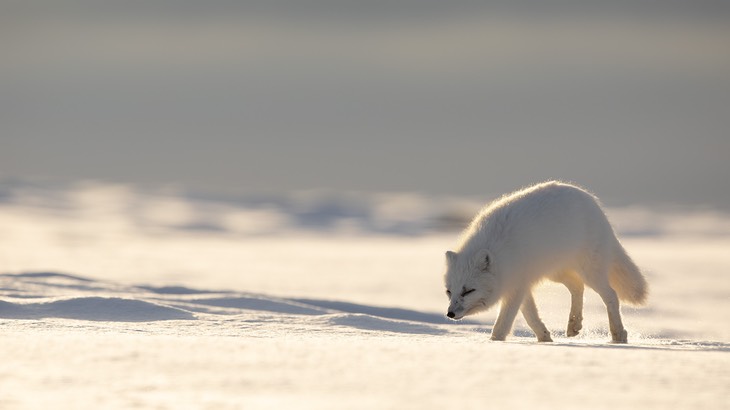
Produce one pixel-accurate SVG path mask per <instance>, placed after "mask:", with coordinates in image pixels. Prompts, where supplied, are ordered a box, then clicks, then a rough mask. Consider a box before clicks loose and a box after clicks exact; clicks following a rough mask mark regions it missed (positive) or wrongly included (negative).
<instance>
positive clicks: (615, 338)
mask: <svg viewBox="0 0 730 410" xmlns="http://www.w3.org/2000/svg"><path fill="white" fill-rule="evenodd" d="M627 340H628V334H627V333H626V329H621V331H620V332H617V333H614V332H611V343H626V342H627Z"/></svg>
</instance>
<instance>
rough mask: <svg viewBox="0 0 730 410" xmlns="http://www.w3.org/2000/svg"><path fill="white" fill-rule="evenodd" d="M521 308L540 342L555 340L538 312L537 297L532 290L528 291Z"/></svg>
mask: <svg viewBox="0 0 730 410" xmlns="http://www.w3.org/2000/svg"><path fill="white" fill-rule="evenodd" d="M520 310H521V311H522V316H524V317H525V321H527V325H528V326H530V329H532V331H533V332H535V336H537V341H538V342H552V341H553V339H552V338H551V337H550V331H549V330H547V327H545V323H543V322H542V320H541V319H540V315H539V314H538V313H537V305H535V298H534V297H533V296H532V292H527V295H525V298H524V301H523V302H522V308H521V309H520Z"/></svg>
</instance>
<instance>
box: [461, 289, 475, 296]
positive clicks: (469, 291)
mask: <svg viewBox="0 0 730 410" xmlns="http://www.w3.org/2000/svg"><path fill="white" fill-rule="evenodd" d="M475 290H476V289H469V290H465V291H463V292H461V297H464V296H466V295H468V294H470V293H472V292H474V291H475Z"/></svg>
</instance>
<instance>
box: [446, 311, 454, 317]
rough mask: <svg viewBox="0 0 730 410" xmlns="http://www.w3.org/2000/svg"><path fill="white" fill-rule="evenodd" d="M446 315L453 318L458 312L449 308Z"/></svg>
mask: <svg viewBox="0 0 730 410" xmlns="http://www.w3.org/2000/svg"><path fill="white" fill-rule="evenodd" d="M446 316H448V317H450V318H452V319H453V318H454V316H456V314H455V313H454V312H452V311H450V310H449V313H447V314H446Z"/></svg>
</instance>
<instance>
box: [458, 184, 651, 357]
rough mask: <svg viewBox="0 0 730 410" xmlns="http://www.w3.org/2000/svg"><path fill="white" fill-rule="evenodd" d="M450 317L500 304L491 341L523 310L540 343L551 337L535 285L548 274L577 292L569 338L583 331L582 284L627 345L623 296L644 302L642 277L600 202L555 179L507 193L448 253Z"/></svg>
mask: <svg viewBox="0 0 730 410" xmlns="http://www.w3.org/2000/svg"><path fill="white" fill-rule="evenodd" d="M446 261H447V271H446V275H445V283H446V294H447V296H448V297H449V301H450V304H449V308H448V313H447V316H448V317H449V318H451V319H454V320H459V319H461V318H463V317H464V316H467V315H471V314H474V313H477V312H481V311H484V310H486V309H488V308H490V307H492V306H493V305H495V304H496V303H497V302H498V301H500V300H501V301H502V303H501V307H500V310H499V315H498V316H497V321H496V322H495V324H494V327H493V329H492V340H504V339H505V337H506V336H507V334H508V333H510V330H511V328H512V323H513V322H514V320H515V316H516V315H517V310H518V309H519V310H521V311H522V315H523V316H524V317H525V321H526V322H527V324H528V325H529V326H530V328H531V329H532V330H533V331H534V332H535V334H536V335H537V340H538V341H540V342H550V341H552V339H551V337H550V332H549V331H548V330H547V328H546V327H545V324H544V323H543V322H542V320H541V319H540V317H539V316H538V313H537V307H536V305H535V300H534V299H533V297H532V287H533V286H534V285H536V284H537V283H538V282H539V281H540V280H542V279H545V278H547V279H550V280H553V281H556V282H560V283H563V284H564V285H565V286H566V287H567V288H568V290H569V291H570V293H571V307H570V317H569V318H568V329H567V332H566V334H567V335H568V336H575V335H577V334H578V332H579V331H580V329H581V328H582V321H583V287H584V284H585V285H588V286H589V287H590V288H592V289H593V290H595V291H596V292H597V293H598V294H599V295H600V296H601V298H602V299H603V302H604V303H605V304H606V309H607V310H608V323H609V328H610V330H611V336H612V340H613V342H614V343H626V330H625V329H624V326H623V323H622V322H621V313H620V311H619V299H620V300H623V301H626V302H629V303H631V304H636V305H640V304H643V303H644V302H645V300H646V296H647V284H646V280H645V279H644V276H643V275H642V274H641V272H640V271H639V269H638V268H637V267H636V265H635V264H634V262H633V261H632V260H631V258H630V257H629V256H628V255H627V254H626V251H625V250H624V248H623V247H622V246H621V244H620V243H619V241H618V239H617V238H616V234H615V233H614V231H613V228H612V227H611V225H610V224H609V222H608V219H607V218H606V215H605V214H604V212H603V210H602V209H601V206H600V205H599V202H598V199H597V198H596V197H595V196H593V195H592V194H590V193H588V192H586V191H585V190H583V189H581V188H578V187H576V186H573V185H569V184H566V183H562V182H557V181H551V182H545V183H542V184H538V185H535V186H532V187H529V188H526V189H523V190H521V191H517V192H515V193H512V194H509V195H505V196H503V197H502V198H500V199H498V200H496V201H494V202H492V203H491V204H489V205H487V206H486V207H485V208H484V209H482V210H481V211H480V212H479V213H478V214H477V216H476V217H475V218H474V220H473V221H472V222H471V224H470V226H469V227H468V228H467V229H466V230H465V231H464V233H463V234H462V237H461V240H460V243H459V245H458V247H457V249H456V250H455V251H447V252H446Z"/></svg>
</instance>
